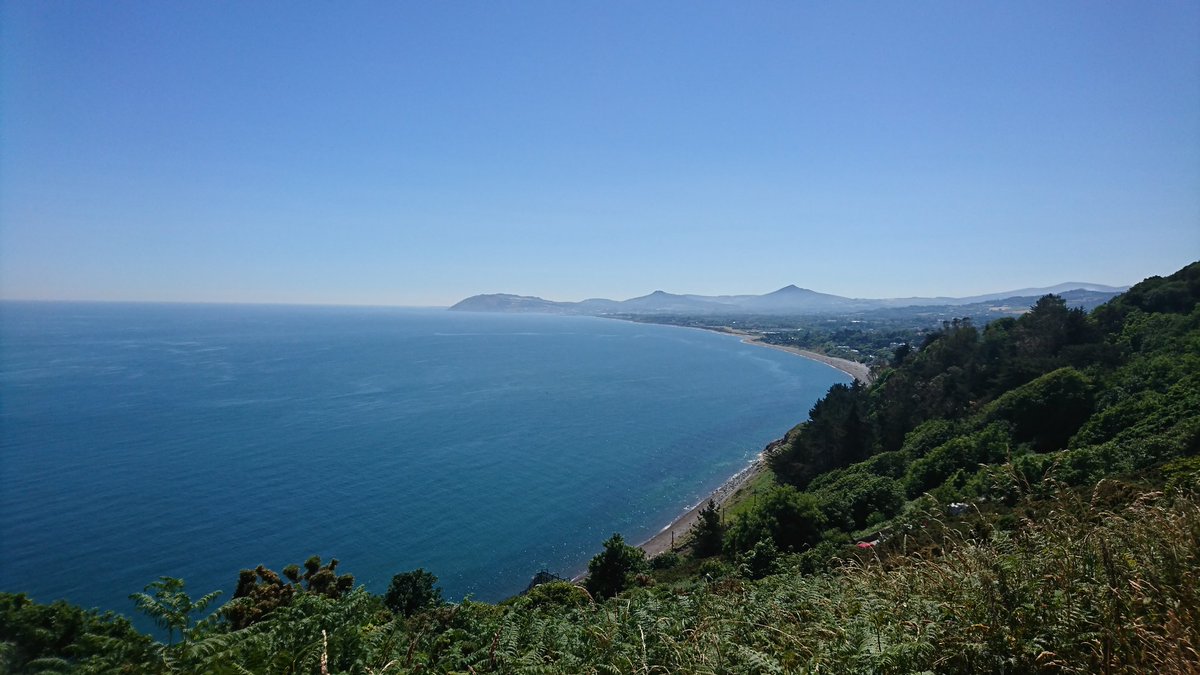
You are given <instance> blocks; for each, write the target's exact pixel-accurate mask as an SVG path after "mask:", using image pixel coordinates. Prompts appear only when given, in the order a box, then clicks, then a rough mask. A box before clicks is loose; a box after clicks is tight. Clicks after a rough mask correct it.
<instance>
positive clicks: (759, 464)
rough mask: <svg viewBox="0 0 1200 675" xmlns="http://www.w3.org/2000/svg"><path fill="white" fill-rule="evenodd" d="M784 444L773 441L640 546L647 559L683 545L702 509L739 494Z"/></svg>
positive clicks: (721, 502) (779, 441)
mask: <svg viewBox="0 0 1200 675" xmlns="http://www.w3.org/2000/svg"><path fill="white" fill-rule="evenodd" d="M782 442H783V439H780V440H777V441H772V442H771V443H770V444H769V445H768V446H767V447H766V448H765V449H764V450H763V451H762V452H760V453H759V454H758V456H757V457H755V458H754V460H753V461H752V462H750V464H748V465H747V466H746V467H745V468H744V469H742V470H741V471H739V472H737V473H735V474H734V475H733V476H730V477H729V479H728V480H726V481H725V482H724V483H722V484H721V487H719V488H717V489H716V490H714V491H713V493H712V494H710V495H709V496H708V497H705V498H704V499H703V500H701V501H700V503H699V504H696V505H695V506H693V507H692V508H690V509H688V511H687V513H684V514H683V515H682V516H679V517H678V518H676V519H675V520H674V521H673V522H672V523H671V524H670V525H668V526H666V527H665V528H663V530H662V531H661V532H659V533H658V534H656V535H654V536H653V537H650V538H649V539H647V540H646V541H644V542H642V543H641V544H639V545H638V548H640V549H642V550H643V551H645V552H646V557H647V558H653V557H654V556H656V555H658V554H659V553H662V552H664V551H669V550H671V545H672V543H674V544H675V545H677V546H678V545H682V544H683V542H684V539H685V538H686V536H687V533H688V532H689V531H690V530H691V529H692V526H693V525H695V524H696V521H697V520H698V519H699V518H700V511H701V509H703V508H704V507H705V506H707V505H708V500H709V499H711V500H713V501H714V502H716V504H717V505H718V506H720V505H721V504H724V503H725V502H726V501H727V500H728V499H729V498H730V497H732V496H733V495H734V494H736V493H737V491H738V489H740V488H741V487H742V486H743V485H746V484H748V483H750V482H751V481H752V480H754V478H755V477H756V476H758V474H759V473H761V472H762V470H763V468H764V467H765V466H766V459H765V456H766V453H767V452H768V451H769V450H771V449H772V448H774V447H775V446H777V445H779V444H780V443H782Z"/></svg>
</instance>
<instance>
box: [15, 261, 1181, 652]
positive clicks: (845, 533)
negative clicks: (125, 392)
mask: <svg viewBox="0 0 1200 675" xmlns="http://www.w3.org/2000/svg"><path fill="white" fill-rule="evenodd" d="M1198 300H1200V263H1194V264H1192V265H1189V266H1188V267H1186V268H1184V269H1183V270H1180V271H1179V272H1177V273H1175V274H1173V275H1171V276H1169V277H1166V278H1160V277H1153V278H1150V279H1147V280H1145V281H1143V282H1142V283H1140V284H1138V285H1137V286H1135V287H1133V288H1132V289H1131V290H1130V291H1128V292H1127V293H1125V294H1123V295H1121V296H1119V297H1117V298H1115V299H1113V300H1111V301H1110V302H1108V303H1106V304H1104V305H1102V306H1100V307H1098V308H1096V309H1095V310H1093V311H1091V312H1090V313H1088V312H1085V311H1084V310H1082V309H1076V308H1072V307H1069V306H1068V305H1067V303H1065V302H1064V301H1063V300H1062V299H1061V298H1059V297H1056V296H1046V297H1044V298H1041V299H1040V300H1038V301H1037V303H1036V304H1035V305H1034V306H1033V307H1032V309H1031V310H1030V311H1029V312H1027V313H1024V314H1022V315H1021V316H1019V317H1016V318H1002V319H999V320H995V321H991V322H990V323H987V324H986V325H977V322H975V321H971V320H961V319H960V320H957V321H953V320H951V321H947V322H946V323H945V324H944V325H942V326H941V327H940V329H937V330H931V331H928V332H926V333H925V334H924V335H923V336H922V337H921V339H920V341H919V342H914V344H912V346H902V347H900V348H894V349H893V350H892V351H891V353H890V354H889V356H888V361H889V363H887V364H886V365H885V366H882V367H881V368H880V372H879V376H878V378H877V379H876V381H875V382H874V383H873V384H872V385H871V386H869V387H864V386H860V385H857V384H856V385H853V386H845V385H836V386H834V387H832V388H831V389H830V390H829V392H828V394H827V395H826V396H825V397H824V398H823V399H822V400H821V401H819V402H818V403H817V404H816V405H815V406H813V408H812V410H811V412H810V415H809V419H808V420H807V421H805V422H804V423H802V424H800V425H799V426H797V427H796V428H794V429H792V430H791V431H790V432H789V433H788V436H787V439H786V442H785V443H783V444H782V445H781V446H780V447H779V448H778V449H777V450H776V451H775V452H774V454H773V455H772V456H771V457H770V458H769V464H770V467H771V470H772V473H773V476H774V479H773V480H772V481H766V482H763V484H761V485H760V486H759V488H758V490H757V491H756V493H755V494H754V496H753V498H752V499H749V500H746V501H743V502H742V503H740V504H738V505H736V506H735V507H733V508H731V509H729V510H727V511H726V512H725V513H721V512H719V511H718V510H717V509H716V508H715V507H713V508H710V509H708V510H706V511H705V512H704V513H703V514H702V517H701V521H700V524H699V525H698V526H697V528H696V529H695V531H694V532H693V533H692V537H691V540H690V542H689V544H688V545H686V546H685V547H683V548H682V549H681V550H680V551H678V552H671V553H666V554H663V555H661V556H658V557H656V558H654V559H653V560H646V559H645V558H644V557H643V555H642V554H641V551H640V550H638V549H635V548H633V547H631V546H629V545H628V544H626V543H625V542H624V541H623V540H622V538H621V537H620V536H619V535H614V536H613V537H612V538H611V539H609V540H608V541H607V542H605V543H604V550H603V551H602V552H601V553H600V554H599V555H598V556H596V558H595V559H593V560H592V562H591V564H590V565H589V577H588V579H587V581H586V582H585V583H584V584H582V585H573V584H571V583H568V582H564V581H551V582H549V583H545V584H541V585H537V586H535V587H532V588H531V589H530V590H529V591H528V592H526V593H525V594H523V595H521V596H519V597H516V598H513V599H510V600H508V601H505V602H502V603H499V604H495V605H493V604H484V603H476V602H471V601H464V602H461V603H457V604H451V603H446V602H444V601H443V599H442V598H441V594H440V592H439V591H438V589H437V586H436V577H434V576H433V574H431V573H429V572H426V571H424V570H415V571H412V572H406V573H402V574H398V575H397V576H396V577H395V579H393V582H392V585H391V587H390V588H389V589H388V591H387V592H386V593H385V594H384V595H383V596H377V595H373V594H371V593H369V592H367V591H366V590H365V589H364V588H362V587H361V586H356V585H354V580H353V577H351V576H350V575H347V574H344V573H341V571H340V568H339V564H338V562H337V561H329V562H323V561H321V560H320V559H318V558H312V559H310V560H308V561H306V562H305V563H304V564H303V565H293V566H289V567H287V568H284V569H283V570H280V571H279V572H278V573H277V572H275V571H273V570H269V569H265V568H262V567H259V568H258V569H255V570H243V571H242V572H241V573H240V576H238V577H237V590H236V591H235V593H234V594H233V597H232V598H229V599H228V602H225V603H224V604H223V605H220V606H218V601H219V600H223V598H217V597H216V596H215V595H213V594H208V595H203V596H201V597H198V598H196V599H193V596H192V595H191V594H190V591H189V590H188V589H186V587H185V585H184V583H183V582H182V581H180V580H178V579H170V578H163V579H159V580H157V581H154V582H152V583H151V584H150V585H149V586H147V588H146V589H144V592H142V593H138V594H135V595H134V596H132V599H133V603H132V604H133V605H134V606H135V607H136V609H137V611H139V612H142V613H145V614H146V615H148V616H150V617H152V618H153V619H154V620H155V621H156V622H157V623H158V625H159V626H160V627H161V628H162V634H161V635H160V636H154V637H152V636H148V635H145V634H142V633H139V632H137V631H136V630H134V629H133V627H132V626H131V624H130V622H129V621H128V620H127V619H126V618H124V617H122V616H118V615H114V614H111V613H107V614H101V613H99V612H96V611H92V610H85V609H81V608H78V607H74V606H71V605H68V604H66V603H61V602H59V603H54V604H49V605H44V604H38V603H36V602H33V601H32V600H30V599H28V598H26V597H25V596H23V595H18V594H0V641H2V643H0V664H3V669H6V670H7V671H8V672H14V673H25V672H106V673H107V672H127V673H164V672H214V673H225V672H228V673H245V672H252V673H260V672H261V673H267V672H272V673H273V672H280V673H385V672H386V673H416V672H439V673H441V672H462V673H471V672H474V673H479V672H561V673H631V672H642V673H653V672H660V673H670V672H700V673H753V672H811V671H818V670H819V671H821V672H830V673H909V672H939V673H941V672H949V673H975V672H996V673H1015V672H1030V671H1048V672H1076V673H1096V672H1150V671H1160V672H1198V671H1200V585H1198V584H1197V583H1196V579H1197V578H1200V457H1198V456H1197V454H1198V450H1200V308H1198V304H1197V301H1198ZM131 590H134V589H131Z"/></svg>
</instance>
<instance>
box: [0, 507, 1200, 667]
mask: <svg viewBox="0 0 1200 675" xmlns="http://www.w3.org/2000/svg"><path fill="white" fill-rule="evenodd" d="M1126 487H1127V486H1126ZM1111 492H1113V490H1112V489H1109V488H1106V487H1104V486H1101V487H1098V488H1097V490H1096V491H1095V492H1094V493H1093V494H1088V493H1083V495H1082V497H1083V498H1080V497H1079V496H1078V495H1077V493H1074V492H1066V493H1060V494H1059V495H1058V497H1057V498H1056V499H1053V500H1043V501H1037V502H1035V503H1034V506H1036V507H1037V508H1039V509H1044V510H1045V514H1044V515H1043V516H1042V517H1040V518H1039V519H1038V521H1036V522H1034V521H1027V522H1025V523H1024V524H1023V525H1022V526H1021V527H1019V528H1018V529H1017V530H1015V531H1012V532H1010V531H1006V530H1001V529H995V528H994V529H992V530H991V531H990V532H989V533H987V534H986V535H983V534H980V533H978V532H974V531H972V530H971V529H970V528H966V532H967V533H966V534H964V533H961V532H960V529H962V528H958V529H956V528H954V527H943V526H942V525H941V524H940V523H939V521H938V520H937V514H936V513H935V512H914V513H912V514H910V516H911V520H910V522H911V523H912V524H913V525H914V526H921V527H922V528H923V530H922V531H923V532H924V533H926V535H928V537H932V539H931V541H932V543H933V544H935V545H936V546H937V548H938V549H939V550H940V554H939V555H936V556H932V555H927V552H928V550H929V549H928V548H927V547H922V548H919V549H918V550H917V551H909V552H907V553H906V552H904V551H903V550H898V551H894V552H893V555H890V556H883V557H876V556H875V555H867V556H864V557H861V558H853V559H851V560H849V561H848V562H845V563H843V564H842V565H841V566H840V567H838V568H837V569H835V570H833V571H831V572H826V573H823V574H817V575H801V574H798V573H796V571H795V570H794V569H789V570H786V571H784V572H783V573H780V574H775V575H772V576H767V577H765V578H764V579H762V580H759V581H746V580H743V579H740V578H737V577H727V578H724V579H720V580H717V581H715V582H712V583H702V582H695V583H693V584H691V585H687V586H674V587H654V588H648V589H647V588H641V589H636V590H634V591H632V592H629V593H627V594H625V595H622V596H619V597H616V598H613V599H610V600H607V601H604V602H594V601H591V600H589V599H587V598H586V597H583V596H580V595H577V594H576V593H575V591H571V590H570V589H571V588H573V587H572V586H570V585H569V584H565V583H562V582H555V583H554V584H550V586H553V589H552V590H550V591H549V592H547V593H544V594H542V595H541V597H539V598H538V599H537V600H536V601H533V600H526V599H524V598H522V599H521V601H518V602H513V603H508V604H505V605H500V606H495V605H486V604H481V603H474V602H464V603H462V604H459V605H453V606H445V607H441V608H435V609H432V610H429V611H426V612H423V613H419V614H416V615H415V616H413V617H404V616H403V615H399V614H392V613H390V612H388V611H387V610H386V609H384V608H383V607H382V605H381V602H380V600H379V598H376V597H374V596H371V595H370V594H368V593H366V592H365V591H363V590H362V589H361V588H358V589H355V590H353V591H352V592H350V593H348V594H346V595H345V596H343V597H341V598H338V599H332V598H327V597H324V596H321V595H317V594H309V593H304V594H301V595H300V596H298V597H297V599H296V601H295V602H293V603H292V604H290V605H288V606H287V607H283V608H280V609H279V610H277V611H276V612H275V614H274V615H273V616H272V617H271V618H269V619H267V620H265V621H263V622H260V623H258V624H256V625H254V626H252V627H249V628H245V629H241V630H231V631H220V630H216V629H214V630H213V631H211V632H210V633H209V635H207V636H195V638H194V640H193V641H191V642H189V643H187V644H186V645H175V646H173V647H172V646H165V645H157V646H154V647H153V648H152V649H149V648H146V647H145V642H146V640H145V638H142V637H140V636H137V634H136V633H133V632H132V631H131V630H129V629H128V627H127V624H124V623H122V622H121V620H114V619H112V617H108V618H105V617H100V616H97V615H95V614H91V613H86V612H80V610H77V609H75V608H70V607H69V606H65V605H61V604H59V605H52V606H48V607H47V606H40V605H34V604H32V603H29V602H28V601H27V600H24V599H23V598H21V597H20V596H11V595H5V596H0V608H2V609H3V611H4V614H3V619H4V620H3V622H2V625H3V627H4V634H3V636H2V637H3V639H4V640H6V641H10V643H12V644H11V645H10V647H9V648H8V649H7V651H6V652H5V654H4V658H6V659H8V663H7V665H8V667H9V670H10V672H47V668H46V666H47V665H50V664H52V665H53V669H49V670H48V672H58V671H63V672H69V671H73V672H120V671H125V672H156V673H165V672H216V673H220V672H231V673H232V672H256V673H257V672H262V673H268V672H270V673H321V672H329V673H384V672H386V673H416V672H531V673H532V672H551V673H609V672H651V673H653V672H659V673H668V672H693V673H730V672H737V673H758V672H763V673H765V672H811V671H815V670H819V671H821V672H829V673H909V672H921V671H933V672H958V673H974V672H1028V671H1039V670H1045V671H1054V672H1066V673H1093V672H1105V671H1107V672H1151V671H1161V672H1192V671H1194V670H1195V669H1196V668H1200V658H1198V657H1197V651H1196V650H1197V649H1200V585H1197V584H1195V583H1194V580H1195V579H1196V578H1198V576H1197V575H1200V507H1198V506H1197V503H1196V501H1194V500H1192V499H1190V498H1188V497H1186V496H1184V495H1182V494H1179V495H1166V494H1164V493H1161V492H1151V493H1144V494H1140V495H1137V494H1133V495H1132V496H1131V498H1130V499H1126V500H1124V501H1123V502H1122V503H1121V504H1119V505H1115V506H1107V505H1106V504H1107V502H1108V501H1109V500H1108V499H1107V498H1106V497H1105V495H1106V494H1108V493H1111ZM914 542H915V540H914ZM904 544H905V541H904V538H901V539H900V540H898V541H897V543H896V546H897V547H903V546H904ZM794 562H795V559H794V558H786V557H785V559H784V560H783V561H782V564H783V566H784V567H785V568H786V567H787V566H788V565H789V564H794ZM535 590H536V589H535ZM560 599H561V602H560V601H559V600H560ZM47 613H52V614H53V613H58V614H61V615H63V616H66V617H77V618H78V617H83V620H84V623H85V624H86V626H87V628H84V629H80V630H78V631H76V632H75V633H74V634H73V635H72V637H73V641H71V642H70V643H68V644H67V645H66V646H65V647H64V646H63V645H62V644H61V643H58V644H52V643H51V642H43V643H41V644H40V646H39V647H38V649H39V651H38V652H36V653H29V652H23V651H21V650H23V649H28V648H29V646H30V645H33V644H34V643H35V641H34V640H33V639H31V638H30V637H29V635H28V634H26V635H24V636H22V635H15V634H13V632H12V631H13V630H14V629H15V628H17V627H25V628H26V629H28V628H29V626H31V625H32V624H37V623H40V624H41V625H54V624H55V622H54V621H51V620H47V619H46V618H45V616H44V615H45V614H47ZM114 626H116V630H117V633H118V635H119V638H118V639H116V640H112V639H108V640H106V639H105V637H104V636H105V631H107V633H108V634H111V633H112V631H113V630H114ZM90 630H94V631H97V632H96V633H95V634H91V633H89V632H88V631H90ZM126 640H128V642H126ZM139 644H140V645H142V648H141V649H138V648H137V647H138V645H139ZM16 645H19V646H16ZM29 656H36V657H38V658H41V659H42V660H41V661H40V662H35V661H30V660H28V657H29ZM48 657H49V658H48ZM57 659H61V660H57Z"/></svg>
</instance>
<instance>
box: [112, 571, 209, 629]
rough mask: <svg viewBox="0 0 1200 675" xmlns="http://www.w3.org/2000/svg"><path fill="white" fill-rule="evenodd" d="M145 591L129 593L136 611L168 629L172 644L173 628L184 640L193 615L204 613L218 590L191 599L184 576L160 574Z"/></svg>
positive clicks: (160, 626)
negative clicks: (163, 575) (181, 577)
mask: <svg viewBox="0 0 1200 675" xmlns="http://www.w3.org/2000/svg"><path fill="white" fill-rule="evenodd" d="M145 590H146V591H147V592H146V593H134V594H133V595H131V596H129V599H130V600H133V601H134V603H135V604H136V605H137V610H138V611H139V612H141V613H143V614H145V615H146V616H149V617H150V618H151V619H153V620H154V623H155V625H157V626H158V627H159V628H165V629H166V630H167V640H168V642H167V644H168V645H170V644H174V642H175V631H179V635H180V637H181V638H182V639H183V640H185V641H186V640H187V631H188V629H190V628H191V627H192V614H198V613H200V612H203V611H204V610H205V609H207V608H208V606H209V605H210V604H212V602H213V600H216V599H217V596H219V595H221V591H213V592H212V593H209V594H208V595H205V596H204V597H201V598H200V599H198V600H192V599H191V597H189V596H188V594H187V592H186V591H184V590H183V579H176V578H174V577H159V578H158V581H154V582H151V583H150V584H149V585H147V586H146V588H145Z"/></svg>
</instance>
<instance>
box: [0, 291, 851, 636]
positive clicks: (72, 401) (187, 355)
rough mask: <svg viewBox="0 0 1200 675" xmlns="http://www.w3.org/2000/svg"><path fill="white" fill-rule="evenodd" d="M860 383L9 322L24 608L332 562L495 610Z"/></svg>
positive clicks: (795, 364)
mask: <svg viewBox="0 0 1200 675" xmlns="http://www.w3.org/2000/svg"><path fill="white" fill-rule="evenodd" d="M848 381H849V377H848V376H846V375H844V374H842V373H840V372H838V371H836V370H833V369H831V368H830V367H828V366H826V365H823V364H820V363H816V362H813V361H809V360H807V359H804V358H799V357H797V356H794V355H790V354H786V353H783V352H779V351H776V350H772V349H764V348H762V347H758V346H753V345H747V344H743V343H741V342H740V341H739V340H738V339H737V338H734V337H732V336H724V335H719V334H716V333H711V332H705V331H700V330H692V329H686V328H678V327H670V326H656V325H647V324H635V323H628V322H621V321H614V320H608V319H600V318H590V317H562V316H545V315H505V314H475V313H457V312H448V311H444V310H415V309H395V308H352V307H295V306H238V305H156V304H117V303H112V304H109V303H21V302H5V303H0V552H2V555H0V589H2V590H7V591H20V592H26V593H29V594H30V595H31V597H33V598H35V599H36V600H39V601H43V602H48V601H51V600H55V599H59V598H63V599H67V600H69V601H71V602H74V603H77V604H81V605H84V606H89V607H91V606H95V607H100V608H103V609H114V610H118V611H122V612H126V613H129V612H130V611H131V609H132V604H131V603H130V602H129V600H128V599H127V596H128V595H129V594H130V593H132V592H135V591H138V590H141V588H142V587H143V586H144V585H145V584H147V583H149V582H150V581H152V580H154V579H155V578H157V577H158V576H159V575H169V576H177V577H182V578H184V579H185V580H186V581H187V583H188V588H189V589H190V590H191V591H192V592H193V594H194V595H196V594H200V593H203V592H207V591H209V590H213V589H222V590H224V591H225V594H226V595H225V599H228V598H229V597H230V594H231V593H232V590H233V588H234V586H235V585H236V580H237V571H238V570H239V569H242V568H252V567H254V566H256V565H258V564H265V565H267V566H268V567H271V568H274V569H279V568H280V567H282V566H284V565H287V564H289V563H301V562H303V560H304V559H305V558H307V557H308V556H309V555H312V554H318V555H321V556H323V557H324V558H325V559H328V558H331V557H336V558H338V559H340V560H341V561H342V562H341V566H340V567H339V572H349V573H351V574H354V575H355V576H356V578H357V580H358V581H359V582H360V583H364V584H366V585H367V587H368V588H369V589H370V590H372V591H374V592H382V591H383V590H385V589H386V587H387V584H388V582H389V580H390V578H391V576H392V575H393V574H395V573H397V572H401V571H406V570H410V569H413V568H416V567H423V568H425V569H427V570H429V571H432V572H433V573H434V574H436V575H438V576H439V577H440V580H441V586H442V587H443V588H444V590H445V592H446V595H447V597H448V598H451V599H455V600H457V599H460V598H463V597H472V598H474V599H477V600H485V601H495V600H499V599H502V598H504V597H508V596H510V595H512V594H514V593H517V592H519V591H520V590H522V589H523V588H524V587H525V585H526V584H527V583H528V581H529V579H530V577H531V576H532V575H533V574H534V573H536V572H537V571H539V570H542V569H546V570H549V571H551V572H555V573H558V574H561V575H571V574H574V573H577V572H579V571H581V570H583V569H584V568H585V567H586V563H587V560H588V559H589V558H590V557H591V556H592V555H594V554H595V553H596V552H597V551H598V550H599V549H600V545H601V543H602V542H603V540H604V539H606V538H607V537H608V536H609V535H610V534H611V533H613V532H621V533H623V534H624V535H625V537H626V539H627V540H629V541H631V542H638V541H642V540H644V539H646V538H648V537H649V536H651V535H653V534H655V533H656V532H657V531H659V530H660V529H661V528H662V527H663V526H665V525H666V524H667V523H669V522H670V521H671V520H672V519H673V518H674V517H676V516H677V515H679V514H680V513H681V512H683V511H684V510H686V509H687V508H688V507H690V506H691V505H693V504H695V503H696V502H697V501H699V500H700V499H701V498H702V497H703V496H704V495H706V494H708V493H709V492H710V491H711V490H713V489H714V488H715V487H717V486H718V485H719V484H720V483H721V482H722V481H723V480H724V479H725V478H726V477H728V476H729V475H731V474H733V473H734V472H736V471H737V470H739V469H740V468H742V467H743V466H744V465H745V464H746V462H747V461H749V460H750V459H751V458H752V457H753V456H754V455H755V454H757V453H758V452H759V451H760V450H761V449H762V447H763V446H764V445H765V444H766V443H768V442H769V441H771V440H772V439H775V438H778V437H779V436H781V435H782V434H783V433H784V432H785V431H787V429H789V428H790V427H791V426H793V425H794V424H796V423H798V422H800V421H802V420H803V419H805V417H806V416H807V412H808V410H809V408H810V407H811V406H812V404H813V403H814V402H815V401H816V399H817V398H819V397H820V396H821V395H823V393H824V392H825V391H826V390H827V389H828V387H829V386H830V385H831V384H833V383H836V382H848Z"/></svg>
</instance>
